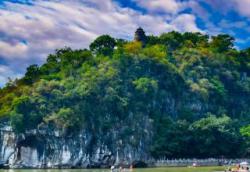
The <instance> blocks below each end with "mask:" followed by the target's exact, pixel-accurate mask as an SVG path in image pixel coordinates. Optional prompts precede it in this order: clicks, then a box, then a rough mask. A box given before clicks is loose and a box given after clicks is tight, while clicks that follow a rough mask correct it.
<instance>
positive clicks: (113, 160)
mask: <svg viewBox="0 0 250 172" xmlns="http://www.w3.org/2000/svg"><path fill="white" fill-rule="evenodd" d="M0 131H1V133H0V162H1V164H2V166H7V167H9V168H92V167H93V168H94V167H95V168H98V167H109V166H111V165H113V164H123V165H129V164H133V163H136V162H145V163H147V162H149V159H150V156H149V155H148V154H147V153H146V152H148V149H149V148H148V147H147V145H148V143H147V142H148V141H149V137H148V136H149V135H148V136H147V135H145V136H144V138H143V139H142V140H140V142H139V143H138V144H134V145H132V144H129V143H128V142H129V141H131V140H129V141H126V140H122V139H119V137H120V136H119V131H113V132H109V133H107V134H106V135H102V136H100V137H95V136H94V134H93V133H90V132H87V131H81V132H79V134H75V135H71V136H65V135H64V134H62V133H60V132H61V131H59V130H55V129H49V127H47V128H43V129H37V130H32V131H28V132H26V133H23V134H19V135H17V134H15V133H14V132H13V131H12V129H11V127H9V126H5V127H2V128H1V130H0ZM131 139H132V140H133V137H131Z"/></svg>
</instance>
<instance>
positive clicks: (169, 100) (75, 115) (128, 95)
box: [0, 31, 250, 158]
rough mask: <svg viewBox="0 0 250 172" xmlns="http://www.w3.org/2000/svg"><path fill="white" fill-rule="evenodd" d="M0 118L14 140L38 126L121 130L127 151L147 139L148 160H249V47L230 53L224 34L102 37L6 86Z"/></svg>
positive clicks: (231, 44)
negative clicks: (15, 135)
mask: <svg viewBox="0 0 250 172" xmlns="http://www.w3.org/2000/svg"><path fill="white" fill-rule="evenodd" d="M0 119H1V121H2V122H9V123H10V125H11V126H12V128H13V130H14V131H15V132H16V133H17V134H20V133H24V132H26V131H28V130H32V129H39V127H42V126H44V125H46V126H50V127H55V128H58V129H60V130H61V131H62V132H63V133H64V134H65V137H67V136H69V135H74V134H75V133H77V132H79V131H81V130H83V129H87V130H89V131H92V132H93V133H95V137H99V136H100V135H102V134H105V133H108V132H109V131H111V130H114V129H115V128H122V134H121V136H120V137H121V138H122V139H126V138H127V142H128V143H129V144H130V145H138V144H140V143H139V142H140V138H142V137H143V136H144V135H149V136H150V137H151V142H150V154H151V155H152V156H153V157H155V158H159V157H174V158H184V157H198V158H205V157H222V156H224V157H249V155H250V125H249V124H250V49H245V50H237V49H235V48H234V38H233V37H231V36H229V35H225V34H220V35H217V36H212V37H209V36H208V35H204V34H201V33H190V32H186V33H179V32H175V31H172V32H168V33H163V34H161V35H160V36H153V35H150V36H146V35H144V33H143V32H141V35H139V38H136V40H135V41H127V40H123V39H115V38H112V37H111V36H109V35H102V36H100V37H98V38H97V39H96V40H94V41H93V42H92V43H91V44H90V48H89V49H81V50H72V49H71V48H68V47H65V48H62V49H58V50H56V51H55V53H54V54H50V55H49V56H48V58H47V61H46V62H45V63H44V64H43V65H41V66H38V65H31V66H29V67H28V68H27V71H26V73H25V76H24V77H22V78H21V79H16V80H12V81H10V82H8V83H7V84H6V86H5V87H3V88H1V89H0ZM145 119H148V120H145ZM141 125H143V126H145V128H147V130H139V129H138V128H139V127H140V126H141ZM130 136H133V139H130V138H131V137H130ZM93 142H94V139H93Z"/></svg>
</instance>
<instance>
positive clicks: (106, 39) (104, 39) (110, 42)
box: [89, 35, 116, 56]
mask: <svg viewBox="0 0 250 172" xmlns="http://www.w3.org/2000/svg"><path fill="white" fill-rule="evenodd" d="M115 45H116V41H115V39H114V38H112V37H110V36H109V35H102V36H99V37H98V38H96V39H95V40H94V42H92V43H91V44H90V46H89V47H90V50H91V51H93V52H94V53H95V54H103V55H105V56H108V55H111V54H112V53H113V50H114V47H115Z"/></svg>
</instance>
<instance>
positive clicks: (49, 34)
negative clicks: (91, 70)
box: [0, 0, 250, 87]
mask: <svg viewBox="0 0 250 172" xmlns="http://www.w3.org/2000/svg"><path fill="white" fill-rule="evenodd" d="M249 9H250V0H0V87H1V86H3V85H4V84H5V83H6V82H7V80H8V78H16V77H21V76H22V75H23V73H24V72H25V69H26V67H27V66H29V65H31V64H42V63H43V62H44V61H45V60H46V57H47V55H48V54H49V53H53V52H54V50H55V49H57V48H62V47H64V46H70V47H72V48H73V49H79V48H86V47H88V45H89V43H90V42H91V41H93V40H94V39H95V38H96V37H97V36H98V35H101V34H110V35H112V36H113V37H117V38H125V39H132V37H133V33H134V31H135V29H136V28H137V27H138V26H141V27H143V28H144V30H145V31H146V33H147V34H156V35H159V34H160V33H163V32H169V31H172V30H176V31H180V32H186V31H189V32H202V33H206V34H209V35H216V34H219V33H228V34H230V35H232V36H234V37H235V38H236V43H235V46H236V47H237V48H239V49H244V48H247V47H250V10H249Z"/></svg>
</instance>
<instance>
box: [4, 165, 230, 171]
mask: <svg viewBox="0 0 250 172" xmlns="http://www.w3.org/2000/svg"><path fill="white" fill-rule="evenodd" d="M224 169H225V168H224V167H222V166H212V167H195V168H193V167H191V168H189V167H157V168H137V169H133V172H215V171H224ZM7 171H9V170H3V169H1V170H0V172H7ZM45 171H46V172H110V170H109V169H33V170H32V172H45ZM11 172H27V169H11Z"/></svg>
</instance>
